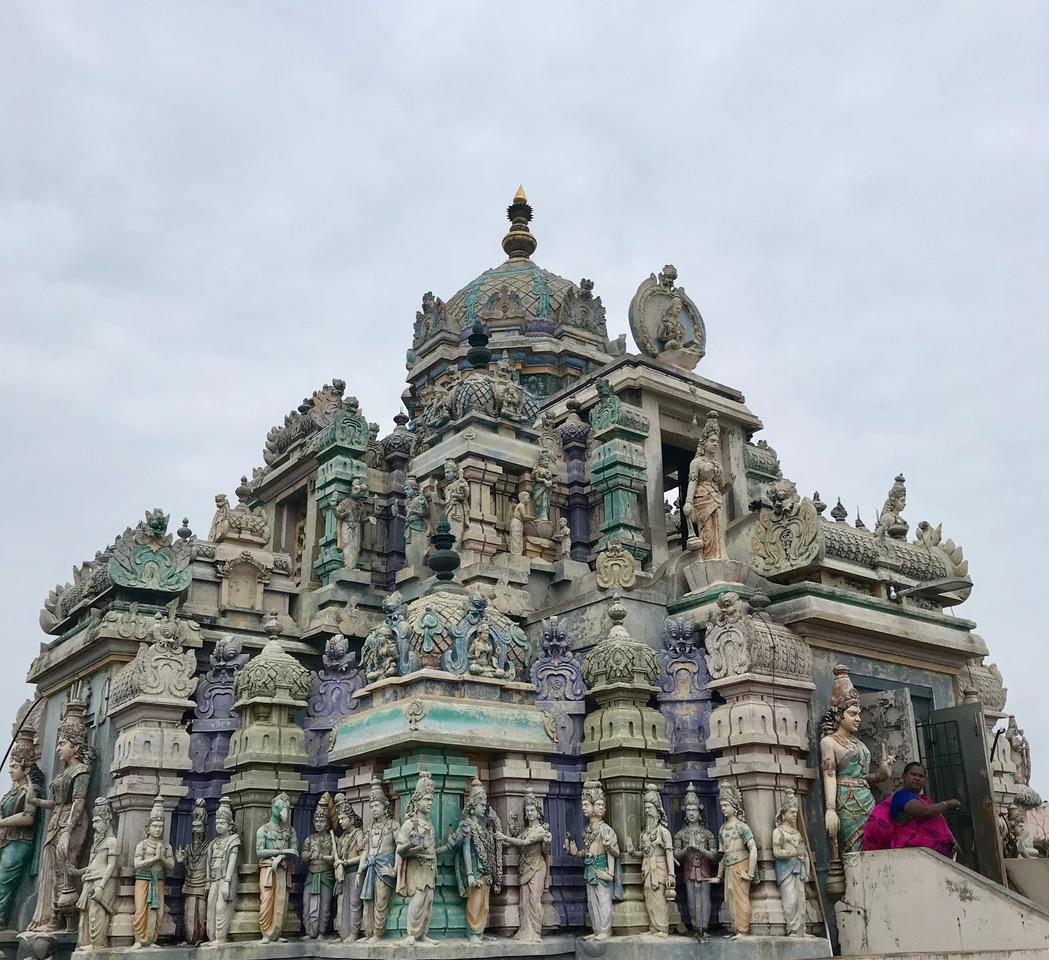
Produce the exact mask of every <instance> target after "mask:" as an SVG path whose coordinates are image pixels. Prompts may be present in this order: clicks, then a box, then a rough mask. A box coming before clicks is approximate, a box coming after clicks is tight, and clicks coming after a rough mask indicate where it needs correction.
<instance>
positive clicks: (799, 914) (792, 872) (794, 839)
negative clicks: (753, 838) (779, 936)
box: [772, 790, 809, 937]
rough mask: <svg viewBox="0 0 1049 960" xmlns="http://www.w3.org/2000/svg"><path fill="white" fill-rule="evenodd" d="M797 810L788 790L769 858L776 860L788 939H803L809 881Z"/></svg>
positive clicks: (775, 828) (798, 809) (774, 829)
mask: <svg viewBox="0 0 1049 960" xmlns="http://www.w3.org/2000/svg"><path fill="white" fill-rule="evenodd" d="M799 814H800V807H799V804H798V798H797V795H796V794H795V793H794V791H793V790H788V791H787V795H786V797H785V798H784V800H783V803H782V805H781V806H780V808H779V812H778V813H777V814H776V826H775V827H774V828H773V831H772V856H773V857H775V858H776V864H775V870H776V883H777V884H779V896H780V900H781V901H782V903H783V922H784V924H785V925H786V928H787V936H789V937H804V936H805V935H806V934H805V919H806V913H807V907H806V900H805V883H806V881H807V880H808V879H809V856H808V851H807V850H806V849H805V839H804V837H802V835H801V830H800V829H799V827H798V817H799Z"/></svg>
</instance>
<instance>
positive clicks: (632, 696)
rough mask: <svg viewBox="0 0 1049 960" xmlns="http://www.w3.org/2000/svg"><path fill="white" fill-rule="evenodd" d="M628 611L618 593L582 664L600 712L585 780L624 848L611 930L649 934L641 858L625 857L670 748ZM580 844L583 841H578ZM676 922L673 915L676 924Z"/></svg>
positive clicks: (652, 657) (651, 661)
mask: <svg viewBox="0 0 1049 960" xmlns="http://www.w3.org/2000/svg"><path fill="white" fill-rule="evenodd" d="M626 615H627V614H626V609H625V608H624V607H623V605H622V603H621V602H620V599H619V594H618V593H616V594H614V595H613V598H612V604H611V606H610V607H609V608H608V617H609V619H610V620H611V621H612V629H611V630H609V632H608V636H606V637H605V638H604V639H603V640H601V641H600V642H599V643H598V644H597V645H596V646H595V647H594V648H593V649H592V650H591V651H590V652H589V653H588V654H587V655H586V657H585V658H584V660H583V679H584V680H585V681H586V684H587V688H588V690H589V697H590V699H591V700H593V701H594V705H595V709H593V710H592V711H591V712H590V713H588V714H587V715H586V719H585V720H584V721H583V746H582V752H583V755H584V756H586V757H588V758H589V762H588V763H587V766H586V775H587V777H593V778H596V779H599V780H601V781H602V783H603V784H604V788H605V793H606V794H607V796H608V815H607V820H608V823H609V824H611V826H612V828H613V829H614V830H615V831H616V835H617V836H618V837H619V846H620V850H621V851H622V854H623V856H622V862H623V888H624V893H625V896H624V899H623V900H622V902H620V903H617V904H616V905H615V908H614V910H613V932H614V933H616V934H637V933H643V932H645V931H647V930H648V926H649V923H648V911H647V910H646V908H645V903H644V894H643V892H642V887H641V883H642V881H641V856H640V854H639V853H632V854H630V853H627V852H626V848H627V838H628V837H629V838H630V839H631V841H632V842H633V843H634V845H635V846H637V844H638V838H639V837H640V834H641V830H642V828H643V825H644V815H643V809H642V794H643V792H644V788H645V784H646V783H653V784H656V786H657V787H658V788H660V789H662V787H663V784H665V783H666V781H667V780H668V779H670V770H669V768H668V767H667V764H666V761H665V760H664V759H663V757H664V755H665V754H666V752H667V751H668V750H669V749H670V742H669V741H668V740H667V725H666V721H665V720H664V719H663V715H662V714H661V713H660V712H659V711H658V710H655V709H653V707H652V706H651V703H652V699H653V696H654V694H655V693H656V689H657V688H656V680H657V679H658V676H659V660H658V658H657V657H656V652H655V651H654V650H653V649H652V648H651V647H649V646H647V645H646V644H644V643H641V642H640V641H637V640H634V639H632V638H631V636H630V634H629V633H628V632H627V630H626V628H625V627H624V626H623V620H624V619H625V618H626ZM576 840H577V842H578V840H579V838H578V837H577V838H576ZM678 922H679V917H678V913H677V910H676V909H674V910H672V916H671V925H672V926H674V925H676V924H677V923H678Z"/></svg>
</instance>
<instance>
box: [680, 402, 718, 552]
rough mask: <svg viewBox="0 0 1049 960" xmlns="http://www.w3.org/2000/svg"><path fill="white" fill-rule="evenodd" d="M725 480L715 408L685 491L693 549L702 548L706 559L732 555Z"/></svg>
mask: <svg viewBox="0 0 1049 960" xmlns="http://www.w3.org/2000/svg"><path fill="white" fill-rule="evenodd" d="M728 486H729V484H727V483H726V482H725V474H724V469H723V468H722V466H721V431H720V428H719V427H718V415H717V414H716V413H714V412H713V411H711V412H710V413H709V414H707V422H706V425H705V427H704V428H703V435H702V436H701V437H700V439H699V444H698V445H697V446H696V455H695V457H694V458H693V460H692V463H691V464H690V465H689V468H688V490H687V491H686V493H685V506H684V512H685V522H686V524H687V526H688V543H687V544H686V546H687V548H688V549H689V550H699V551H700V553H701V554H702V557H703V559H704V560H718V559H721V558H724V557H727V556H728V546H727V545H726V542H725V516H724V502H725V491H726V490H727V489H728Z"/></svg>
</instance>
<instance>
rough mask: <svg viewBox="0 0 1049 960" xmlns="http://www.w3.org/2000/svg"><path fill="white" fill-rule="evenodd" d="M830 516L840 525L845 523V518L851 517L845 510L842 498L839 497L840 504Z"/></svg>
mask: <svg viewBox="0 0 1049 960" xmlns="http://www.w3.org/2000/svg"><path fill="white" fill-rule="evenodd" d="M830 515H831V516H832V517H833V518H834V519H835V520H836V521H837V522H838V523H844V522H845V518H846V517H847V516H848V515H849V511H848V510H846V509H845V505H844V504H843V503H842V502H841V497H838V502H837V503H836V504H835V505H834V509H833V510H831V512H830Z"/></svg>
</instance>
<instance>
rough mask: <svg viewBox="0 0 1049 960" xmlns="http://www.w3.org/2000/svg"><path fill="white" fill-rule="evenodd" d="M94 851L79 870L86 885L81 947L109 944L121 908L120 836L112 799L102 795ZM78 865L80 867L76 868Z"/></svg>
mask: <svg viewBox="0 0 1049 960" xmlns="http://www.w3.org/2000/svg"><path fill="white" fill-rule="evenodd" d="M91 828H92V830H93V831H94V835H93V836H92V839H91V853H90V856H89V857H88V861H87V866H85V867H84V868H83V869H82V870H77V873H78V874H79V875H80V881H81V883H82V884H83V887H82V888H81V890H80V899H79V901H77V909H78V910H79V911H80V928H79V931H78V933H77V946H78V947H79V948H80V950H81V951H88V950H98V949H101V948H103V947H108V946H109V929H110V925H111V924H112V921H113V916H114V914H116V912H117V886H118V884H119V881H120V874H119V872H118V869H117V867H118V864H117V854H118V852H119V847H118V844H117V838H116V837H115V836H113V811H112V810H111V809H110V806H109V801H108V800H107V799H106V798H105V797H100V798H99V799H98V800H96V801H95V808H94V810H93V811H92V814H91ZM74 869H76V868H74Z"/></svg>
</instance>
